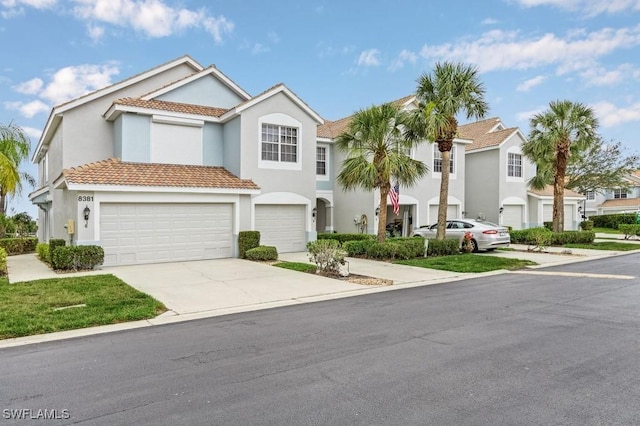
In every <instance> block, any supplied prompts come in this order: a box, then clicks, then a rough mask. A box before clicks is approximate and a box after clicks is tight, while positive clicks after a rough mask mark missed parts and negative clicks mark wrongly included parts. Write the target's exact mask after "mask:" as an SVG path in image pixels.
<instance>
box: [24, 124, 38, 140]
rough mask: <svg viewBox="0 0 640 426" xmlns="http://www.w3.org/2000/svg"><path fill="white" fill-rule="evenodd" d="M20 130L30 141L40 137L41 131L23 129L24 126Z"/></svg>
mask: <svg viewBox="0 0 640 426" xmlns="http://www.w3.org/2000/svg"><path fill="white" fill-rule="evenodd" d="M22 130H23V131H24V133H25V135H27V136H28V137H30V138H31V139H40V136H42V129H36V128H35V127H25V126H23V127H22Z"/></svg>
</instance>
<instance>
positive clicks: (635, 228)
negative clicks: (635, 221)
mask: <svg viewBox="0 0 640 426" xmlns="http://www.w3.org/2000/svg"><path fill="white" fill-rule="evenodd" d="M618 230H619V231H620V232H622V233H623V234H624V239H625V240H628V239H629V238H630V237H632V236H634V235H638V236H640V225H629V224H627V223H623V224H620V225H618Z"/></svg>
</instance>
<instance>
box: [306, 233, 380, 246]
mask: <svg viewBox="0 0 640 426" xmlns="http://www.w3.org/2000/svg"><path fill="white" fill-rule="evenodd" d="M375 239H376V236H375V235H369V234H336V233H330V232H323V233H320V234H318V240H337V241H338V242H339V243H340V244H342V243H344V242H345V241H359V240H375Z"/></svg>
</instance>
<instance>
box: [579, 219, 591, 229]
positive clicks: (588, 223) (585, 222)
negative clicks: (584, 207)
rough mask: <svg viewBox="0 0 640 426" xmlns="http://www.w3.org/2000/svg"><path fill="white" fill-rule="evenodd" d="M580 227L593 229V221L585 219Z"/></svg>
mask: <svg viewBox="0 0 640 426" xmlns="http://www.w3.org/2000/svg"><path fill="white" fill-rule="evenodd" d="M580 229H582V230H583V231H591V230H592V229H593V221H591V220H584V221H582V222H580Z"/></svg>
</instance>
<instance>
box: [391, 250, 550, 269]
mask: <svg viewBox="0 0 640 426" xmlns="http://www.w3.org/2000/svg"><path fill="white" fill-rule="evenodd" d="M395 263H399V264H401V265H410V266H419V267H421V268H430V269H440V270H443V271H452V272H489V271H496V270H498V269H508V270H514V269H522V268H524V267H525V266H530V265H537V263H535V262H532V261H530V260H522V259H508V258H505V257H497V256H487V255H477V254H458V255H454V256H438V257H426V258H418V259H409V260H398V261H396V262H395Z"/></svg>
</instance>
